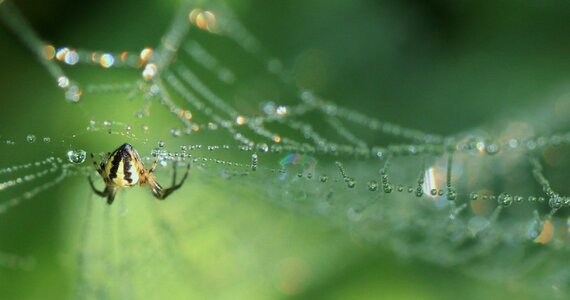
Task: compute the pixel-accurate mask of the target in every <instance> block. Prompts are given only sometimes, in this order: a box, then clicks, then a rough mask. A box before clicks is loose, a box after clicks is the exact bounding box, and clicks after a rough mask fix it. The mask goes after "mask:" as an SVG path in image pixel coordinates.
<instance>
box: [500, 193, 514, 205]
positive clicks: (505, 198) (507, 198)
mask: <svg viewBox="0 0 570 300" xmlns="http://www.w3.org/2000/svg"><path fill="white" fill-rule="evenodd" d="M497 204H499V205H500V206H503V207H508V206H511V204H513V196H511V195H510V194H508V193H501V194H500V195H499V197H498V198H497Z"/></svg>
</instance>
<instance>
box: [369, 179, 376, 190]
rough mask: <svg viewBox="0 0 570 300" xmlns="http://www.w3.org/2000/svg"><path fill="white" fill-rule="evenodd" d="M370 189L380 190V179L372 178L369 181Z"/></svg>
mask: <svg viewBox="0 0 570 300" xmlns="http://www.w3.org/2000/svg"><path fill="white" fill-rule="evenodd" d="M368 190H369V191H371V192H374V191H376V190H378V181H375V180H371V181H369V182H368Z"/></svg>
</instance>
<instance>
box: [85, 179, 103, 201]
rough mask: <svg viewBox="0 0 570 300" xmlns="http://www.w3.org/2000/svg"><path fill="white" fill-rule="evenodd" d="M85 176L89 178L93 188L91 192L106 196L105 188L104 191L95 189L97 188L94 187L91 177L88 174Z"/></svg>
mask: <svg viewBox="0 0 570 300" xmlns="http://www.w3.org/2000/svg"><path fill="white" fill-rule="evenodd" d="M87 178H88V179H89V184H90V185H91V189H93V192H95V194H97V195H99V196H101V197H105V196H107V189H105V190H104V191H99V190H97V188H95V184H93V180H92V179H91V176H89V177H87Z"/></svg>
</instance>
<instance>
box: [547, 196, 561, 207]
mask: <svg viewBox="0 0 570 300" xmlns="http://www.w3.org/2000/svg"><path fill="white" fill-rule="evenodd" d="M562 204H564V198H563V197H560V196H558V195H555V196H554V197H551V198H550V199H549V200H548V205H550V207H552V208H561V207H562Z"/></svg>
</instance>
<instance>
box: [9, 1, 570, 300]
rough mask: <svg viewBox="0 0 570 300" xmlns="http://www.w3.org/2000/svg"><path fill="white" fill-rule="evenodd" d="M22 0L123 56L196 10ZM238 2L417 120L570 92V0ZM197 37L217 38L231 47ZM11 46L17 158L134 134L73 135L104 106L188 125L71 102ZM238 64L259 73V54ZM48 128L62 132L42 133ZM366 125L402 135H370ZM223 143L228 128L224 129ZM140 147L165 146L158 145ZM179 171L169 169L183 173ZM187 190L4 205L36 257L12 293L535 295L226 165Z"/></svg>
mask: <svg viewBox="0 0 570 300" xmlns="http://www.w3.org/2000/svg"><path fill="white" fill-rule="evenodd" d="M14 2H15V3H16V5H17V6H18V7H19V8H20V9H21V11H22V13H23V14H24V16H26V18H27V19H28V20H29V21H30V22H31V24H32V27H33V28H34V29H35V30H36V31H37V33H38V34H39V35H40V36H41V37H42V38H43V39H44V40H46V41H49V42H51V43H53V44H54V45H57V46H64V45H65V46H72V47H80V48H85V49H93V50H112V51H117V52H118V51H121V50H122V49H128V50H133V51H137V50H139V49H141V48H142V47H145V46H155V45H156V44H158V42H159V41H160V37H161V35H162V34H163V33H164V32H165V31H166V29H167V28H168V25H169V22H170V21H171V19H172V17H173V15H174V13H175V11H176V9H177V8H178V3H176V1H154V2H152V1H144V2H141V1H131V0H129V1H120V2H116V1H81V2H78V1H65V0H60V1H55V0H54V1H43V2H37V1H14ZM0 5H2V4H0ZM229 6H230V7H232V9H233V11H234V12H235V14H236V15H237V16H238V18H239V19H240V20H241V21H242V22H243V23H244V25H245V26H246V27H247V28H248V29H250V30H251V31H252V32H253V33H254V34H255V35H256V36H257V37H258V38H259V40H260V41H261V42H262V44H263V46H264V47H266V48H267V50H268V51H269V52H270V53H272V54H274V55H275V56H276V57H280V58H282V59H283V62H284V65H285V66H286V68H287V69H288V70H290V71H291V72H292V73H293V74H294V78H295V82H294V84H295V85H297V87H298V88H300V89H302V88H310V89H312V90H315V91H317V92H318V93H320V94H321V95H323V96H324V97H326V98H328V99H332V100H334V101H335V102H337V103H339V104H341V105H344V106H347V107H350V108H352V109H354V110H357V111H361V112H366V113H368V114H370V115H374V116H375V117H376V118H378V119H381V120H389V121H394V122H396V123H399V124H401V125H404V126H407V127H411V128H421V129H422V130H425V131H428V132H434V133H438V134H445V135H447V134H457V133H460V132H463V131H467V130H470V129H472V128H478V127H480V126H484V125H487V124H494V122H496V121H499V122H501V121H504V120H515V121H517V120H518V121H524V122H531V123H532V122H534V120H532V116H533V114H534V111H535V110H540V109H541V108H543V107H548V106H549V105H551V103H552V102H553V101H554V100H555V99H558V98H559V97H564V96H565V95H566V92H567V90H568V83H569V80H568V75H567V74H568V68H569V67H570V60H569V59H568V53H570V51H569V50H570V40H569V39H568V38H567V37H568V34H569V33H570V18H568V14H567V12H568V11H569V9H570V3H568V2H566V1H499V2H497V1H488V2H475V1H435V0H434V1H419V0H418V1H415V0H406V1H366V0H361V1H341V0H332V1H331V0H327V1H324V0H315V1H298V0H294V1H262V0H245V1H233V2H232V3H230V4H229ZM196 34H197V35H198V36H199V37H198V38H201V39H203V40H204V43H205V44H208V45H210V46H211V45H214V46H215V45H218V44H219V45H224V44H223V42H220V41H218V40H216V39H215V38H214V39H212V40H208V37H205V35H204V34H203V35H204V36H200V34H199V33H196ZM212 51H213V52H215V53H217V54H219V55H220V59H221V60H222V58H223V59H227V60H229V61H232V60H239V59H238V58H236V59H234V58H232V52H231V51H225V50H224V49H214V50H212ZM0 55H1V56H0V57H2V62H1V67H0V90H1V91H2V92H1V93H0V99H1V101H0V103H1V104H0V105H1V106H0V107H1V109H0V136H1V138H2V141H5V140H6V139H12V140H15V141H16V142H17V143H16V145H14V146H9V145H5V144H2V145H0V153H2V155H1V157H2V158H1V159H0V167H6V166H10V165H14V164H20V163H26V162H32V161H35V160H39V159H43V158H45V157H46V156H49V155H54V156H58V157H63V155H64V154H65V152H66V151H67V150H69V149H70V148H75V147H78V148H83V149H85V150H87V151H92V152H99V151H101V152H104V151H105V152H106V151H110V150H112V149H113V148H114V147H116V145H118V144H120V143H121V142H122V141H121V137H114V136H111V137H109V136H107V135H105V134H104V133H100V134H90V135H87V136H85V137H81V136H79V137H73V135H74V134H82V133H85V130H84V127H85V126H86V124H87V123H88V121H89V120H91V119H97V120H99V121H102V120H121V121H122V122H125V123H132V124H135V125H137V127H136V128H138V127H140V124H141V122H146V123H149V125H150V126H151V128H153V129H155V130H153V132H152V133H151V136H150V137H149V139H150V140H151V141H154V140H158V139H161V138H162V137H164V136H167V135H168V132H169V130H170V128H171V126H174V125H171V123H172V124H175V122H172V120H171V118H169V116H168V115H167V114H161V113H160V112H156V113H155V112H153V115H152V118H150V119H149V120H143V121H140V120H136V119H135V118H134V117H133V112H134V111H135V110H136V109H138V108H140V107H141V105H142V102H141V101H140V99H138V100H137V99H135V100H125V97H124V95H114V94H109V95H107V94H102V95H91V96H89V95H86V96H85V98H84V100H85V103H81V104H79V105H70V104H67V103H65V101H64V100H63V97H62V93H61V91H60V90H59V89H57V87H56V86H55V84H54V82H53V79H52V78H51V77H49V75H48V74H47V72H45V70H44V69H43V68H42V67H41V65H40V64H39V63H38V61H37V60H36V59H35V58H34V57H33V55H32V54H31V53H30V52H29V50H28V49H26V48H25V47H24V46H22V44H21V43H19V41H18V39H17V38H16V37H15V36H14V35H13V34H12V33H11V32H9V31H8V30H7V29H6V28H5V27H0ZM237 67H238V69H242V70H247V69H248V65H247V64H246V63H243V64H242V65H239V64H238V65H237ZM68 69H69V68H66V70H68ZM69 72H70V76H72V77H74V78H76V79H77V80H78V81H79V82H80V83H82V82H86V81H94V82H106V81H107V82H108V81H114V80H115V81H119V80H131V79H137V78H138V77H137V76H138V74H137V73H136V71H134V72H133V71H131V70H119V71H113V72H111V71H105V72H103V71H102V70H100V69H97V68H94V67H89V66H85V67H78V70H77V71H76V70H70V71H69ZM244 73H247V72H246V71H244ZM239 79H241V80H243V81H241V82H243V86H245V87H249V86H256V85H258V84H263V81H262V79H260V78H259V77H255V76H252V78H239ZM206 83H207V82H206ZM270 87H271V85H268V87H263V88H259V90H258V91H257V95H259V96H260V97H262V95H264V93H267V94H270V95H271V94H272V92H271V91H270V92H265V91H264V89H268V88H270ZM236 90H239V87H238V88H236ZM232 92H233V91H229V92H228V91H220V93H222V94H224V93H225V95H226V96H227V97H228V99H232V101H233V100H235V102H234V103H232V104H234V105H236V106H237V107H240V105H241V106H242V107H241V108H243V109H246V110H247V109H250V106H252V107H253V108H256V105H249V104H247V103H245V104H244V103H243V101H241V102H240V101H238V100H239V99H237V98H238V97H233V95H232ZM153 109H154V110H158V105H155V106H154V107H153ZM556 126H559V125H558V124H553V125H551V127H556ZM494 129H495V128H494V127H493V126H490V130H491V131H492V130H494ZM30 133H33V134H35V135H36V136H37V137H38V139H39V138H41V137H44V136H50V137H51V138H52V142H51V143H49V144H44V143H40V142H36V143H35V144H31V145H28V144H25V142H24V138H25V136H26V135H27V134H30ZM361 137H363V138H366V139H367V140H369V141H371V144H386V143H387V141H386V140H384V139H383V138H382V137H378V136H374V135H371V134H370V133H362V136H361ZM218 138H221V139H223V138H225V137H223V136H222V137H218V136H214V137H213V138H212V140H216V139H218ZM209 140H210V137H209V136H206V137H204V138H203V141H205V142H206V143H207V142H208V141H209ZM62 141H63V142H62ZM388 142H389V141H388ZM176 143H178V142H174V141H173V142H171V144H176ZM140 147H141V149H143V151H142V152H144V153H148V152H149V150H150V148H152V147H153V146H151V145H147V144H144V145H140ZM162 173H163V174H161V175H160V176H161V177H159V178H160V179H162V180H163V181H167V180H168V178H169V173H168V171H167V170H164V172H162ZM99 184H100V183H99ZM32 187H33V185H32ZM27 188H29V187H23V188H22V190H16V191H14V192H13V193H19V192H23V191H25V190H26V189H27ZM184 188H185V190H184V192H183V193H182V192H181V193H180V194H179V195H178V196H173V197H172V198H171V199H172V200H169V201H168V202H165V203H164V205H161V206H160V207H156V203H155V202H154V201H153V200H154V199H152V198H151V197H150V196H149V194H148V191H147V190H142V189H136V190H135V189H133V190H132V191H128V193H127V192H125V193H123V194H121V195H120V197H119V198H118V200H119V201H118V202H119V203H117V204H115V205H114V206H112V207H111V208H113V210H110V209H109V207H107V206H106V205H103V204H102V202H101V201H98V200H99V199H98V198H95V197H94V196H93V195H92V193H91V191H90V189H89V188H88V185H87V182H86V180H85V178H84V177H83V176H76V177H73V178H70V179H67V180H66V181H65V182H64V183H63V184H60V185H58V186H57V187H55V188H53V189H51V190H49V191H48V192H46V193H43V194H41V195H40V196H38V197H37V198H35V199H33V200H31V201H29V202H26V203H24V204H22V205H21V206H19V207H17V208H15V209H13V210H11V211H9V212H8V213H6V214H2V215H0V216H1V218H0V251H1V252H6V253H14V254H18V255H22V256H25V257H28V256H29V257H33V258H34V261H35V264H34V268H33V269H31V270H29V271H26V270H18V269H16V270H14V269H10V268H7V267H4V268H3V267H1V266H0V298H1V299H61V298H66V297H71V298H80V299H81V298H90V299H130V298H133V299H142V298H152V299H158V298H164V297H166V296H169V295H171V296H172V298H174V299H176V298H179V299H183V298H191V297H193V298H245V299H279V298H299V299H304V298H307V299H314V298H327V299H366V298H368V299H371V298H384V297H386V298H398V299H447V298H449V299H451V298H457V297H461V298H465V299H479V298H485V297H489V296H494V297H497V298H506V297H516V298H517V299H521V298H524V297H531V296H527V294H526V292H525V291H522V290H513V288H511V287H509V286H507V285H506V284H504V283H502V282H487V281H484V280H481V279H478V278H473V277H467V276H465V275H463V274H461V273H460V272H459V271H457V270H455V269H454V268H442V267H439V266H434V265H428V264H425V263H423V262H421V260H419V259H408V260H405V259H402V258H400V257H399V256H398V254H397V253H392V252H390V250H389V249H385V248H384V247H383V246H382V244H381V243H379V244H371V243H367V242H365V241H362V240H360V239H359V238H358V237H357V236H354V235H353V234H351V232H350V230H340V229H338V228H336V227H331V225H330V224H329V223H328V222H327V221H325V220H323V219H321V218H319V217H318V216H312V215H305V214H298V213H295V212H292V211H288V210H286V209H283V208H281V207H278V206H274V205H272V204H270V203H268V202H267V201H266V199H264V198H263V197H260V194H259V193H258V192H257V191H255V190H251V189H248V188H247V186H244V187H241V186H240V185H239V184H236V183H235V182H226V181H222V179H219V178H217V177H216V176H211V177H207V176H204V178H196V177H193V178H191V181H190V182H189V183H188V184H187V185H186V186H185V187H184ZM9 195H12V194H7V193H4V194H0V198H1V199H8V198H9ZM5 197H6V198H5ZM91 200H93V201H91ZM96 200H97V201H96ZM131 200H132V201H131ZM126 203H128V204H126ZM161 204H162V203H161ZM387 230H389V229H387Z"/></svg>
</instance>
